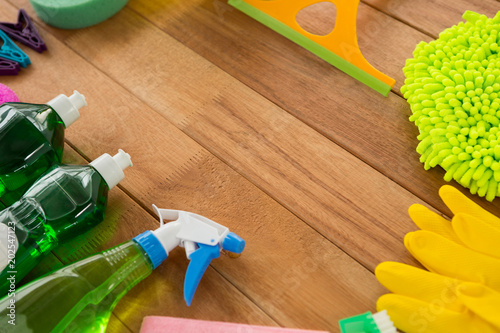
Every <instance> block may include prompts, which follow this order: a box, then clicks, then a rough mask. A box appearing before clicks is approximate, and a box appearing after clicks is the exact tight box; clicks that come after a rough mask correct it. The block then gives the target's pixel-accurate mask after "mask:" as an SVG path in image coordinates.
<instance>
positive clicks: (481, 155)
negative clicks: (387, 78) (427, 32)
mask: <svg viewBox="0 0 500 333" xmlns="http://www.w3.org/2000/svg"><path fill="white" fill-rule="evenodd" d="M463 18H464V19H465V20H466V21H467V22H465V23H464V22H461V23H459V24H458V25H456V26H453V27H451V28H448V29H446V30H444V31H443V32H442V33H440V34H439V38H438V39H437V40H434V41H432V42H430V43H425V42H421V43H420V44H418V45H417V47H416V49H415V51H414V52H413V58H412V59H408V60H407V61H406V65H405V67H404V68H403V72H404V74H405V77H406V80H405V84H404V86H403V87H402V88H401V92H402V93H403V94H404V97H405V98H406V99H407V100H408V102H409V103H410V106H411V110H412V113H413V114H412V116H411V117H410V121H412V122H415V125H417V126H418V130H419V133H420V135H419V136H418V140H420V143H419V145H418V147H417V152H418V153H419V154H420V155H421V157H420V161H421V162H423V163H424V167H425V169H426V170H428V169H429V168H431V167H435V166H437V165H439V166H441V167H442V168H443V169H444V170H445V171H446V174H445V176H444V179H445V180H446V181H451V180H452V179H455V180H456V181H457V182H458V183H460V184H461V185H463V186H464V187H467V188H469V189H470V191H471V193H473V194H475V193H477V194H478V195H479V196H486V199H487V200H489V201H492V200H493V199H494V198H495V197H496V196H500V56H499V52H500V46H499V44H500V12H498V13H497V14H496V16H495V17H494V18H492V19H489V18H487V17H486V16H484V15H479V14H477V13H475V12H471V11H467V12H465V13H464V15H463Z"/></svg>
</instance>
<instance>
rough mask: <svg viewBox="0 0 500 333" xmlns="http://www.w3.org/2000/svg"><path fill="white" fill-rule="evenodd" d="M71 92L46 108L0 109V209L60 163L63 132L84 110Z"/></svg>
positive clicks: (13, 105)
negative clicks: (68, 95) (80, 110)
mask: <svg viewBox="0 0 500 333" xmlns="http://www.w3.org/2000/svg"><path fill="white" fill-rule="evenodd" d="M86 105H87V104H86V102H85V97H84V96H83V95H81V94H80V93H78V92H77V91H75V92H74V93H73V95H71V96H70V97H67V96H65V95H59V96H57V97H56V98H54V99H53V100H51V101H50V102H48V103H47V104H28V103H4V104H2V105H0V209H3V208H5V207H8V206H10V205H12V204H13V203H14V202H16V201H17V200H19V198H20V197H21V196H22V195H23V194H24V192H25V191H26V190H27V189H28V188H29V187H30V186H31V185H32V184H33V183H34V182H35V181H36V180H37V179H38V178H39V177H40V176H41V175H42V174H43V173H45V171H47V170H48V169H49V168H50V167H51V166H52V165H54V164H55V163H60V162H61V158H62V154H63V148H64V130H65V129H66V128H67V127H68V126H70V125H71V124H72V123H73V122H75V121H76V120H77V119H78V118H79V117H80V113H79V109H80V108H82V107H84V106H86Z"/></svg>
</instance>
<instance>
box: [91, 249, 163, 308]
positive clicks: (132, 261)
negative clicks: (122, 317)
mask: <svg viewBox="0 0 500 333" xmlns="http://www.w3.org/2000/svg"><path fill="white" fill-rule="evenodd" d="M102 255H103V257H104V258H105V259H106V261H107V262H108V264H109V266H110V270H111V271H113V279H108V280H107V281H105V282H104V283H103V284H102V285H101V286H99V289H101V290H103V291H104V292H107V291H111V292H112V294H113V295H114V296H113V298H114V300H115V304H116V302H118V300H119V299H120V298H122V297H123V296H124V295H125V294H126V293H127V292H128V291H129V290H130V289H132V288H133V287H134V286H135V285H137V284H138V283H139V282H141V281H142V280H144V279H145V278H146V277H147V276H149V274H151V272H152V271H153V264H152V263H151V261H150V260H149V257H148V255H147V254H146V252H145V251H144V250H143V249H142V247H141V246H140V245H138V244H137V243H135V242H134V241H128V242H125V243H123V244H121V245H118V246H117V247H114V248H112V249H109V250H107V251H104V252H103V253H102ZM102 297H103V299H104V298H106V297H107V295H104V294H103V295H102ZM113 307H114V306H113Z"/></svg>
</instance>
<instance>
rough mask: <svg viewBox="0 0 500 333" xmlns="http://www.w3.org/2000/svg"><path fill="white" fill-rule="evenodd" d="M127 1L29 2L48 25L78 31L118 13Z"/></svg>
mask: <svg viewBox="0 0 500 333" xmlns="http://www.w3.org/2000/svg"><path fill="white" fill-rule="evenodd" d="M127 2H128V0H30V3H31V5H32V6H33V8H34V9H35V12H36V14H37V15H38V16H39V17H40V18H41V19H42V20H43V21H44V22H45V23H47V24H48V25H51V26H54V27H56V28H61V29H79V28H85V27H89V26H91V25H95V24H98V23H100V22H102V21H104V20H107V19H108V18H110V17H111V16H113V15H114V14H116V13H117V12H119V11H120V9H122V8H123V7H124V6H125V5H126V4H127Z"/></svg>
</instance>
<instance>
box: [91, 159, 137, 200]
mask: <svg viewBox="0 0 500 333" xmlns="http://www.w3.org/2000/svg"><path fill="white" fill-rule="evenodd" d="M90 165H91V166H92V167H94V169H96V170H97V172H99V174H100V175H101V176H102V178H103V179H104V181H106V184H108V187H109V189H110V190H111V189H112V188H113V187H115V186H116V185H117V184H118V183H119V182H120V181H122V180H123V178H125V174H124V173H123V170H125V169H126V168H127V167H129V166H132V160H131V159H130V155H129V154H127V153H126V152H124V151H123V150H121V149H119V150H118V154H116V155H115V156H113V157H111V155H109V154H103V155H101V156H100V157H98V158H97V159H95V160H93V161H92V162H90Z"/></svg>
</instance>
